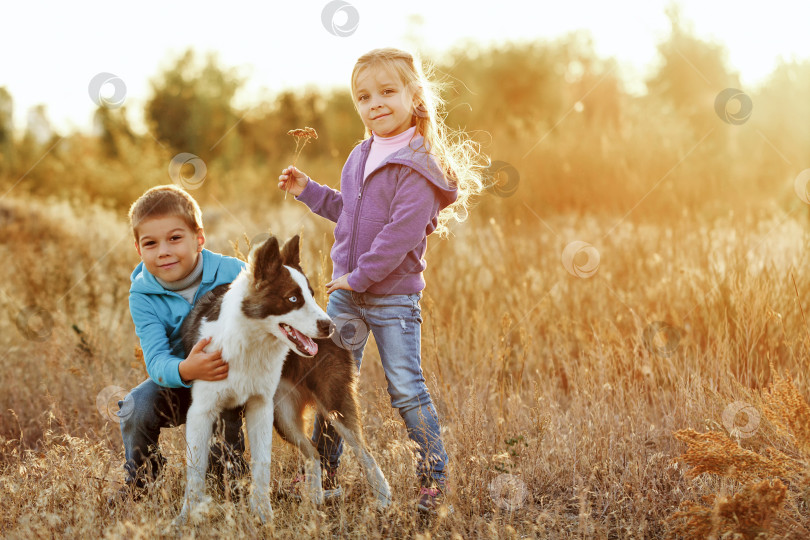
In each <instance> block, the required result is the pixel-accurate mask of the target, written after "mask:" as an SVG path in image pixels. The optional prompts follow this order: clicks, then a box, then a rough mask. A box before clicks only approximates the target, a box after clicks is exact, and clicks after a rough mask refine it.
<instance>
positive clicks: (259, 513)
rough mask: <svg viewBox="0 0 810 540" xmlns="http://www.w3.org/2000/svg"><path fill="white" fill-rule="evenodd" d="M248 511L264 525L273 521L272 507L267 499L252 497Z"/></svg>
mask: <svg viewBox="0 0 810 540" xmlns="http://www.w3.org/2000/svg"><path fill="white" fill-rule="evenodd" d="M250 511H251V512H253V514H254V515H255V516H256V517H258V518H259V520H261V522H262V523H263V524H265V525H266V524H268V523H271V522H272V521H273V507H272V506H271V505H270V499H269V498H267V497H263V498H262V497H256V496H252V497H251V498H250Z"/></svg>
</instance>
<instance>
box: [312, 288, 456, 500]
mask: <svg viewBox="0 0 810 540" xmlns="http://www.w3.org/2000/svg"><path fill="white" fill-rule="evenodd" d="M421 296H422V295H421V293H416V294H392V295H380V294H372V293H358V292H354V291H347V290H343V289H338V290H336V291H334V292H332V293H331V294H330V296H329V303H328V304H327V307H326V312H327V314H328V315H329V317H330V318H331V319H332V320H333V321H334V322H335V324H336V326H337V330H335V332H336V333H339V334H336V335H335V336H333V338H334V339H335V340H336V341H338V342H340V341H341V337H342V342H343V343H342V346H343V347H344V348H346V349H349V350H351V351H352V353H353V355H354V360H355V362H356V363H357V369H358V370H359V369H360V363H361V361H362V357H363V348H364V347H365V346H366V342H367V340H368V333H369V331H370V332H371V333H373V334H374V339H375V340H376V341H377V348H378V350H379V352H380V360H381V361H382V366H383V369H384V370H385V378H386V380H387V381H388V394H389V395H390V396H391V405H392V406H393V407H395V408H396V409H398V410H399V414H400V416H402V419H403V420H404V421H405V427H406V428H407V430H408V436H409V437H410V438H411V440H413V441H414V442H416V443H417V444H418V446H419V451H418V474H419V477H420V480H421V482H422V484H423V485H426V486H429V485H431V484H432V483H433V482H438V483H441V484H442V485H443V484H444V482H445V466H446V465H447V454H446V453H445V451H444V444H443V443H442V438H441V432H440V430H439V418H438V415H437V414H436V408H435V407H434V406H433V402H432V401H431V399H430V394H429V393H428V389H427V386H425V378H424V376H423V375H422V365H421V364H422V360H421V324H422V310H421V308H420V307H419V299H420V298H421ZM322 423H323V419H322V418H321V417H320V415H318V416H316V419H315V428H314V430H313V433H312V442H313V443H315V445H316V447H317V448H318V452H319V453H320V455H321V460H322V461H323V462H324V466H325V467H326V466H328V467H331V468H333V469H334V468H337V466H338V464H339V463H340V455H341V454H342V453H343V440H342V439H341V437H340V436H339V435H338V434H337V432H335V430H334V428H333V427H332V426H331V425H329V424H326V428H325V429H322V427H321V424H322Z"/></svg>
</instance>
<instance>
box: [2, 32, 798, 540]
mask: <svg viewBox="0 0 810 540" xmlns="http://www.w3.org/2000/svg"><path fill="white" fill-rule="evenodd" d="M675 22H677V21H675ZM673 27H674V29H673V36H672V38H671V39H670V41H668V42H665V43H662V44H661V46H660V48H659V51H660V52H661V54H662V57H663V58H664V61H663V62H662V65H661V66H659V69H658V71H657V72H656V74H654V75H653V76H651V77H650V79H649V80H648V81H647V86H648V93H647V94H646V95H643V96H631V95H629V94H627V93H625V92H624V91H623V90H622V89H621V84H620V81H618V79H617V78H616V76H615V75H613V67H611V64H610V63H609V62H601V61H600V60H599V59H595V58H594V57H593V55H592V54H590V53H588V51H587V47H586V46H585V45H583V43H582V42H579V41H576V39H572V40H570V41H568V42H562V43H556V44H550V45H549V44H540V45H532V44H527V45H524V46H522V48H521V46H514V47H506V48H504V49H503V50H492V51H478V52H477V56H470V55H466V53H464V52H463V51H462V53H457V57H456V58H455V60H456V62H455V63H452V65H451V66H449V67H448V68H447V69H448V72H449V70H450V68H452V69H453V73H452V76H453V77H454V78H456V79H457V80H459V81H463V82H464V85H459V87H460V88H461V89H462V90H463V89H465V88H468V89H470V92H469V94H464V93H463V91H462V90H460V91H459V92H457V93H456V94H454V95H451V96H450V98H449V100H450V103H449V104H448V109H449V110H451V111H452V115H455V116H448V122H450V120H453V125H456V126H464V125H467V126H470V128H469V129H470V131H471V132H473V134H474V136H475V137H476V140H478V141H480V142H481V143H482V144H483V145H484V150H485V152H486V153H487V154H488V155H489V156H491V158H492V159H493V160H497V161H504V162H508V163H510V164H512V165H513V167H514V171H515V172H516V173H517V174H518V175H519V179H518V176H517V175H514V176H510V175H509V174H510V173H506V172H502V173H500V174H497V175H494V178H493V182H496V183H497V185H498V187H497V188H493V190H492V191H490V192H488V193H486V194H484V195H483V196H481V197H480V198H479V200H478V204H477V205H476V206H475V207H474V208H472V209H471V211H470V215H469V219H467V220H466V221H465V222H463V223H460V224H458V223H456V224H453V225H452V226H451V235H450V236H449V237H448V238H434V237H431V238H430V239H429V244H428V253H427V256H426V259H427V261H428V268H427V271H426V275H425V277H426V281H427V288H426V290H425V291H424V297H423V301H422V309H423V317H424V324H423V327H422V359H423V368H424V372H425V375H426V379H427V381H428V387H429V389H430V392H431V394H432V396H433V399H434V401H435V403H436V406H437V408H438V411H439V414H440V416H441V425H442V429H443V437H444V442H445V445H446V447H447V451H448V454H449V455H450V480H449V481H450V488H451V491H450V495H449V502H450V503H451V504H452V507H453V510H454V511H453V512H448V511H442V512H440V513H439V515H436V516H432V517H429V518H425V517H421V516H420V515H419V514H418V513H417V511H416V509H415V499H416V496H417V486H416V481H415V469H416V463H415V458H414V454H413V448H411V447H410V445H409V444H408V442H407V441H408V439H407V436H406V434H405V429H404V426H403V423H402V421H401V419H400V418H399V415H398V414H397V412H396V411H394V410H393V409H392V408H391V407H390V402H389V398H388V395H387V393H386V391H385V380H384V375H383V372H382V368H381V366H380V362H379V355H378V353H377V350H376V346H375V345H374V344H373V341H372V342H371V343H370V344H369V346H368V347H367V349H366V356H365V359H364V362H363V370H362V373H361V383H360V386H361V401H362V410H363V420H364V426H365V433H366V437H367V440H368V442H369V445H370V448H371V451H372V453H373V454H374V455H375V457H376V458H377V460H378V462H379V464H380V466H381V468H382V470H383V472H384V473H385V475H386V476H387V478H388V480H389V482H390V484H391V487H392V490H393V497H394V504H393V506H392V507H391V508H390V509H389V510H388V511H386V512H382V513H378V512H377V511H375V510H373V509H372V508H371V507H370V505H369V504H368V500H369V497H368V495H369V494H368V487H367V485H366V482H365V481H364V480H363V478H362V477H361V471H360V467H359V465H358V463H357V461H356V460H355V459H354V456H353V455H352V454H351V452H347V453H346V454H345V459H344V460H343V465H342V466H341V468H342V469H341V471H340V475H341V480H342V484H343V486H344V488H345V489H346V496H345V498H344V499H343V500H341V501H340V502H338V503H335V504H329V505H325V506H323V507H315V506H313V505H312V504H311V503H309V502H306V501H305V502H302V503H298V502H294V501H290V500H287V499H285V498H281V497H279V498H277V499H274V501H273V505H274V510H275V520H274V522H273V523H272V524H270V525H267V526H261V525H260V524H259V523H258V522H257V521H255V520H254V519H253V517H252V516H251V514H250V513H249V512H248V508H247V505H246V503H244V502H243V501H242V500H241V499H239V498H238V497H233V496H232V494H231V493H230V492H227V493H224V494H220V495H219V496H218V497H217V499H216V501H217V502H216V504H215V505H214V506H213V507H212V508H211V511H210V513H209V514H208V515H207V516H205V517H204V518H203V519H202V521H200V522H198V523H195V524H192V525H188V526H187V527H186V528H185V529H183V530H182V531H180V533H181V535H182V536H183V537H192V538H264V537H266V538H270V537H274V538H275V537H277V538H298V537H312V538H344V537H348V538H364V539H365V538H378V537H384V538H453V539H456V538H555V539H557V538H561V539H564V538H664V537H671V538H718V539H720V538H723V539H727V538H728V539H731V538H734V539H756V538H810V508H809V507H808V505H810V461H809V460H810V405H809V404H808V403H809V402H808V397H810V381H809V380H808V374H809V373H810V370H808V363H810V322H808V320H807V318H806V316H808V315H810V256H808V250H807V246H808V241H810V227H809V225H810V222H809V221H808V206H809V205H810V203H808V201H810V198H808V194H807V190H806V187H807V182H806V181H805V182H804V183H802V182H801V181H799V182H796V180H801V179H804V180H810V169H808V167H810V152H809V151H808V149H810V129H808V126H810V122H808V119H809V118H810V105H808V102H807V99H806V97H807V95H808V92H810V63H807V62H805V63H803V64H800V63H785V64H783V65H781V66H779V68H778V69H776V70H775V72H774V74H773V75H772V77H771V78H770V79H769V82H768V84H765V85H763V86H762V87H761V88H757V89H752V90H747V91H748V92H749V93H750V100H749V101H751V100H752V102H753V104H754V114H753V115H751V117H750V121H749V118H748V116H746V115H750V113H751V111H750V108H749V109H748V110H747V111H743V112H745V114H746V115H743V116H742V117H740V116H739V115H740V114H741V113H740V108H739V107H743V108H744V107H745V102H744V101H739V102H737V103H736V105H737V106H738V107H737V108H736V109H734V108H732V109H728V108H726V110H725V111H724V110H723V109H722V107H720V108H718V105H717V103H718V101H717V99H719V96H722V95H724V94H723V92H725V90H724V88H725V89H729V88H732V87H735V86H737V84H738V83H739V81H738V80H735V78H736V76H732V75H733V74H731V73H729V72H728V71H727V70H724V69H723V56H722V54H721V53H722V51H721V50H720V49H719V48H718V47H715V46H714V45H711V44H706V43H703V42H700V41H699V40H697V39H694V38H692V37H690V36H689V35H686V34H684V33H683V32H680V33H679V32H678V31H677V30H678V29H677V25H676V24H675V23H673ZM583 50H584V52H583ZM184 58H186V57H184ZM183 61H185V60H183ZM181 63H182V61H179V62H178V66H181ZM448 64H450V62H448ZM175 71H176V72H177V73H180V72H181V70H180V69H179V67H178V69H177V70H173V69H170V70H169V72H168V74H166V75H165V76H164V78H163V79H160V80H161V81H168V82H166V84H165V85H160V84H158V85H156V86H155V94H156V97H155V99H153V100H152V101H151V102H150V103H149V104H148V107H147V114H146V117H147V120H148V121H149V122H150V124H149V125H150V126H151V127H152V128H153V129H154V130H155V131H154V133H152V132H150V133H149V134H140V135H137V134H133V133H132V132H131V131H130V130H129V128H128V126H127V125H126V121H125V118H124V116H123V114H120V110H119V111H109V110H107V109H104V108H99V119H100V120H101V122H102V124H103V125H102V128H103V129H102V131H101V135H99V136H90V135H87V136H86V135H82V134H74V135H66V136H64V137H63V136H61V135H57V134H54V135H53V137H52V139H51V140H48V141H45V142H44V143H43V142H39V143H37V141H35V139H33V138H32V137H27V136H26V137H22V138H18V139H17V140H11V139H9V138H6V139H5V143H3V145H0V146H1V147H0V261H2V264H0V308H1V309H2V312H3V314H4V316H2V317H0V330H1V331H0V350H2V354H0V537H3V538H102V537H103V538H162V537H174V536H177V533H178V531H173V530H171V529H169V525H170V523H171V521H172V519H173V518H174V517H175V516H176V515H177V514H178V512H179V509H180V506H181V504H182V494H183V489H184V485H185V478H184V463H183V461H184V437H183V429H182V428H174V429H169V430H164V432H163V433H162V434H161V444H162V447H163V452H164V454H165V455H166V456H167V457H168V459H169V461H168V465H167V467H166V469H165V470H164V474H163V475H162V476H161V477H160V478H159V479H158V480H157V482H156V483H155V484H153V486H152V487H151V489H150V491H149V493H148V496H147V497H146V498H145V499H144V500H141V501H139V502H137V503H133V504H131V505H128V506H118V507H116V508H113V509H110V508H109V507H108V505H107V499H108V497H109V496H110V495H112V494H113V493H114V492H116V490H118V488H119V487H120V486H121V485H122V482H123V478H124V473H123V468H122V465H123V448H122V443H121V435H120V432H119V426H118V424H117V422H116V421H115V419H114V418H113V417H111V411H114V410H116V408H117V407H116V406H115V403H116V401H117V400H118V399H120V398H121V397H122V396H123V395H124V394H125V393H126V392H127V391H128V390H129V389H130V388H132V387H134V386H135V385H137V384H138V383H140V382H141V381H142V380H143V379H144V378H145V377H146V373H145V370H144V367H143V361H142V359H141V358H139V357H138V355H137V346H138V342H137V338H136V336H135V332H134V328H133V325H132V322H131V319H130V316H129V312H128V303H127V297H128V290H129V275H130V273H131V271H132V269H133V268H134V267H135V265H136V264H137V263H138V261H139V259H138V257H137V254H136V252H135V249H134V246H133V241H132V238H131V231H130V230H129V229H128V225H127V223H126V209H127V207H128V205H129V204H130V203H131V201H133V200H134V199H135V198H136V197H137V196H138V195H140V194H141V193H142V192H143V191H144V190H145V189H147V188H148V187H151V186H154V185H157V184H163V183H168V182H169V181H170V179H169V178H168V177H167V175H166V171H167V166H168V164H169V163H170V160H172V156H174V155H175V154H176V153H178V152H181V151H194V152H197V153H198V154H200V156H201V159H203V160H204V161H205V162H206V163H207V171H208V176H207V177H206V178H205V180H204V182H203V181H201V182H199V185H194V186H191V187H192V188H193V190H192V194H193V195H194V196H195V197H196V198H197V199H198V200H199V202H200V204H201V206H202V207H203V210H204V212H203V214H204V222H205V227H206V235H207V244H206V247H208V248H209V249H211V250H213V251H217V252H221V253H225V254H228V255H232V254H235V253H236V250H237V249H238V250H240V251H241V250H244V249H245V247H246V243H245V238H248V239H249V238H253V237H255V235H257V234H260V233H263V232H267V231H268V230H269V231H270V232H271V233H272V234H275V235H277V236H279V237H280V238H281V239H282V240H284V239H286V238H288V237H290V236H292V235H293V234H297V233H301V234H302V235H303V247H302V262H303V266H304V268H305V270H306V271H307V273H308V275H309V278H310V280H311V282H312V284H313V286H314V288H315V289H316V291H317V295H316V298H317V300H318V301H319V302H320V303H321V305H325V304H326V295H325V293H324V286H323V285H324V284H325V283H326V282H327V281H328V278H329V276H330V274H331V263H330V261H329V249H330V247H331V242H332V239H333V237H332V228H331V226H330V224H328V223H326V222H325V220H322V219H320V218H318V217H316V216H314V215H313V214H310V213H308V212H307V210H306V208H305V207H304V206H303V205H301V204H300V203H298V202H296V201H294V200H292V198H291V197H288V198H287V199H286V200H285V199H284V197H283V194H282V193H281V192H280V191H278V190H277V189H276V187H275V185H276V180H275V179H276V177H277V176H278V174H279V171H280V170H281V168H282V167H283V166H285V165H287V164H288V163H289V162H291V160H292V159H293V158H294V156H293V146H292V143H293V141H292V139H290V138H289V136H287V135H286V132H287V130H288V129H291V128H299V127H302V126H304V125H311V126H316V127H317V129H318V132H319V134H320V135H321V136H320V137H319V139H318V141H317V142H313V143H312V144H311V145H310V146H308V147H307V148H306V149H305V150H304V151H303V152H302V153H301V156H300V157H299V159H298V166H299V167H300V168H301V169H303V170H305V171H306V172H307V173H309V174H310V175H311V176H312V177H313V178H316V179H319V180H322V181H324V182H326V183H329V184H330V185H332V186H337V183H338V182H337V179H338V178H339V171H340V167H341V165H342V163H343V160H345V157H346V155H347V152H348V150H349V149H350V148H351V146H352V144H353V143H354V142H355V141H356V139H357V138H358V137H360V136H361V133H362V126H360V124H359V121H358V120H357V118H356V115H355V114H354V110H353V108H352V104H351V101H350V100H348V101H347V97H346V96H347V95H346V94H345V93H344V94H330V95H316V94H312V95H309V94H308V95H304V96H297V95H296V94H295V93H287V94H284V95H282V96H281V97H279V98H278V100H277V102H275V103H272V104H265V105H263V106H261V107H257V108H256V111H253V112H254V113H255V114H254V115H252V116H251V115H247V114H245V115H244V116H242V111H236V110H234V109H232V108H231V106H230V98H231V97H232V96H233V92H234V88H235V86H228V84H230V83H229V80H228V79H227V77H224V76H223V77H213V76H210V77H208V78H204V77H202V76H200V77H198V79H196V82H193V81H192V82H193V84H192V83H188V87H186V88H185V89H184V90H183V92H175V91H174V89H175V87H174V86H172V85H178V84H181V83H182V84H186V83H185V82H183V81H180V82H178V80H179V79H178V77H175V78H171V75H172V74H173V73H175ZM212 72H213V73H214V75H216V73H215V70H213V68H211V69H209V70H208V71H206V72H204V73H208V74H209V75H211V73H212ZM183 73H185V71H184V72H183ZM516 74H517V75H516ZM518 75H519V76H518ZM523 75H525V77H524V76H523ZM212 81H214V82H212ZM216 81H220V82H221V81H225V83H228V84H223V88H225V89H226V90H228V89H229V90H228V91H229V92H230V93H227V92H226V91H225V90H222V89H219V87H217V86H216ZM170 83H171V84H170ZM194 84H196V85H197V86H194ZM737 95H739V92H738V94H737ZM212 96H213V97H212ZM747 97H748V95H746V98H747ZM175 98H177V100H179V101H173V99H175ZM454 99H455V101H453V100H454ZM183 100H186V101H183ZM206 100H208V101H206ZM217 100H219V101H217ZM729 101H733V100H729ZM465 104H467V105H469V106H468V107H466V108H465V107H463V106H462V105H465ZM721 105H722V104H721ZM726 105H727V106H728V103H727V104H726ZM161 107H163V108H161ZM181 107H187V109H182V110H184V111H187V114H186V115H185V116H184V115H183V114H177V115H172V114H169V113H170V112H172V111H175V110H180V108H181ZM257 111H258V112H257ZM465 111H468V112H465ZM469 111H472V112H469ZM149 115H152V116H151V117H150V116H149ZM206 115H207V116H206ZM464 115H467V116H464ZM735 115H737V116H735ZM240 116H241V117H242V118H244V121H241V120H239V122H241V123H239V125H238V127H236V123H237V119H239V118H240ZM150 118H151V120H150ZM183 118H194V119H196V120H199V119H211V122H213V121H214V120H217V122H219V124H217V125H216V127H217V129H213V127H211V126H209V128H210V129H209V130H208V131H205V130H204V129H202V128H199V127H198V124H193V123H186V124H182V125H181V123H179V120H178V119H183ZM739 118H742V120H741V121H737V119H739ZM164 120H165V121H166V123H165V124H161V123H160V122H161V121H164ZM172 122H177V125H175V124H172ZM200 122H201V123H204V122H203V121H202V120H200ZM319 122H320V123H319ZM352 122H354V124H352ZM743 124H744V125H743ZM211 125H213V124H211ZM155 126H157V127H155ZM219 128H222V129H219ZM203 132H204V133H203ZM223 133H224V134H225V135H223ZM192 135H193V136H199V137H200V138H201V139H203V142H204V144H203V143H200V145H201V147H202V148H203V151H206V150H207V149H208V148H209V147H210V148H211V149H214V148H215V147H216V151H215V152H210V153H209V154H204V153H203V151H200V150H195V149H194V148H186V147H185V146H183V145H185V144H191V143H188V141H189V140H192V138H190V137H191V136H192ZM2 140H3V139H2V137H0V142H2ZM194 140H196V139H194ZM178 141H179V142H178ZM213 141H215V143H214V145H213V146H211V143H212V142H213ZM220 141H222V143H221V144H220ZM12 158H13V159H12ZM510 170H511V169H510ZM505 171H506V169H505ZM802 171H804V172H802ZM802 175H804V176H802ZM184 178H185V177H184ZM502 182H505V184H503V183H502ZM795 187H798V188H800V189H794V188H795ZM802 189H803V190H804V191H802ZM802 199H804V200H802ZM277 439H278V438H276V440H275V441H274V450H273V456H274V458H273V464H272V481H273V483H274V488H278V487H281V486H284V485H286V484H287V483H288V482H289V480H290V479H291V478H292V477H293V476H294V475H295V473H296V471H297V469H298V467H299V465H300V459H299V456H298V452H297V451H296V450H294V449H293V448H292V447H289V446H287V445H285V444H284V443H282V442H279V441H278V440H277Z"/></svg>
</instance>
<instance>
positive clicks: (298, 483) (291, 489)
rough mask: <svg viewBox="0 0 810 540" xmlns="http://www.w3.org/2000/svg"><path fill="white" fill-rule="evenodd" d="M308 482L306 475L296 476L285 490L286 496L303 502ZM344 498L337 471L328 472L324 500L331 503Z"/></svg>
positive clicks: (325, 478) (324, 483)
mask: <svg viewBox="0 0 810 540" xmlns="http://www.w3.org/2000/svg"><path fill="white" fill-rule="evenodd" d="M306 482H307V476H306V475H305V474H299V475H296V477H295V478H293V479H292V481H291V482H290V484H289V485H288V486H287V487H286V488H285V489H284V494H285V495H287V496H288V497H291V498H293V499H295V500H297V501H300V500H301V492H302V491H303V489H304V486H305V485H306ZM342 496H343V488H342V487H340V484H339V483H338V479H337V471H335V470H327V471H326V476H325V477H324V480H323V500H324V502H325V501H329V500H333V499H337V498H339V497H342Z"/></svg>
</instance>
